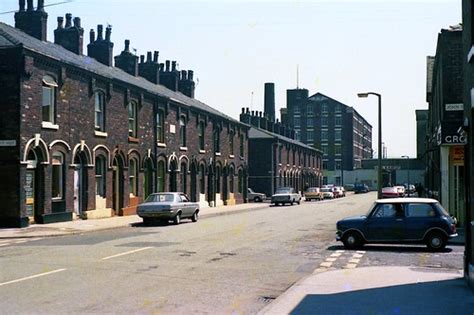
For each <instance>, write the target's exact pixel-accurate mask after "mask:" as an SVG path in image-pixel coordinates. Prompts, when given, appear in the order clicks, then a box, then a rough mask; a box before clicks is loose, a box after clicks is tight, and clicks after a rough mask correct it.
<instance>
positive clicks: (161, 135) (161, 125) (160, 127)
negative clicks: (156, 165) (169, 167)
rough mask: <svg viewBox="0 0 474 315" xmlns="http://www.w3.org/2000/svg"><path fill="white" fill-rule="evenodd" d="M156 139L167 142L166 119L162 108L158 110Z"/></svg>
mask: <svg viewBox="0 0 474 315" xmlns="http://www.w3.org/2000/svg"><path fill="white" fill-rule="evenodd" d="M156 141H157V142H158V143H164V142H165V119H164V115H163V112H162V111H161V110H159V111H157V112H156Z"/></svg>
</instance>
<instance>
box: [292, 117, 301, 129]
mask: <svg viewBox="0 0 474 315" xmlns="http://www.w3.org/2000/svg"><path fill="white" fill-rule="evenodd" d="M293 122H294V125H295V128H299V127H301V117H300V116H295V117H294V119H293Z"/></svg>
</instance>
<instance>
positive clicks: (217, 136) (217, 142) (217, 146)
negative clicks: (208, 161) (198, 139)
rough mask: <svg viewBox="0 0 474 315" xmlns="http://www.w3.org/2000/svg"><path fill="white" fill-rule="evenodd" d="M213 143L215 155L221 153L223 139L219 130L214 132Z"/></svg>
mask: <svg viewBox="0 0 474 315" xmlns="http://www.w3.org/2000/svg"><path fill="white" fill-rule="evenodd" d="M213 142H214V153H218V152H221V139H220V130H219V129H215V130H214V135H213Z"/></svg>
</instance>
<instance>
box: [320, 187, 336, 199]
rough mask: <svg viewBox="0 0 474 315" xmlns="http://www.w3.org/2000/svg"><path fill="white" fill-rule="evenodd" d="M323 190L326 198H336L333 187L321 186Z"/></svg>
mask: <svg viewBox="0 0 474 315" xmlns="http://www.w3.org/2000/svg"><path fill="white" fill-rule="evenodd" d="M321 192H322V193H323V198H324V199H334V193H333V192H332V188H328V187H327V188H321Z"/></svg>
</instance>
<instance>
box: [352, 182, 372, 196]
mask: <svg viewBox="0 0 474 315" xmlns="http://www.w3.org/2000/svg"><path fill="white" fill-rule="evenodd" d="M368 192H369V186H367V185H366V184H356V185H354V193H355V194H365V193H368Z"/></svg>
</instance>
